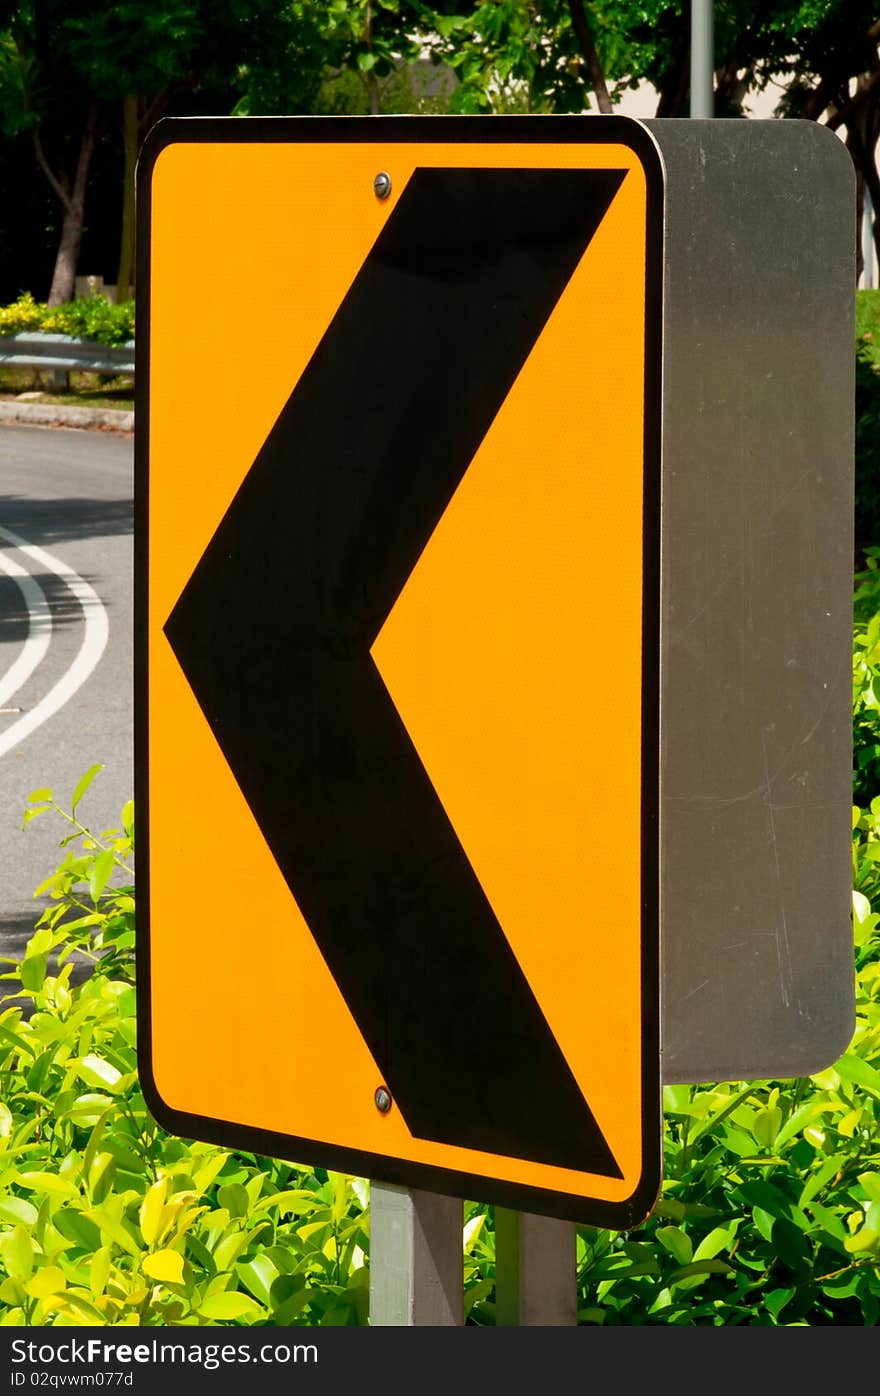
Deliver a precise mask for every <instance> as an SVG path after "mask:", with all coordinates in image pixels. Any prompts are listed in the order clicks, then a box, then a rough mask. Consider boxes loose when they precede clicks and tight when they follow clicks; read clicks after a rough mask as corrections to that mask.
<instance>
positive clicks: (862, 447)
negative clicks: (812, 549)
mask: <svg viewBox="0 0 880 1396" xmlns="http://www.w3.org/2000/svg"><path fill="white" fill-rule="evenodd" d="M855 412H856V418H855V538H856V546H857V547H858V548H860V549H862V550H864V549H866V548H869V547H871V546H873V545H875V544H880V366H878V363H877V357H876V350H875V348H874V343H873V339H872V338H871V336H870V334H868V335H865V336H864V337H862V338H861V339H859V340H858V342H857V345H856V408H855Z"/></svg>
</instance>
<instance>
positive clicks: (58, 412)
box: [0, 401, 134, 431]
mask: <svg viewBox="0 0 880 1396" xmlns="http://www.w3.org/2000/svg"><path fill="white" fill-rule="evenodd" d="M2 422H18V423H20V424H26V425H29V426H39V427H86V428H88V427H111V428H112V429H113V430H115V431H134V412H124V411H121V410H120V409H119V408H117V407H68V406H65V405H63V404H60V403H59V404H57V405H56V404H54V403H51V402H8V401H7V402H0V423H2Z"/></svg>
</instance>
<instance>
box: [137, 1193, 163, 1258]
mask: <svg viewBox="0 0 880 1396" xmlns="http://www.w3.org/2000/svg"><path fill="white" fill-rule="evenodd" d="M167 1192H168V1179H167V1178H160V1179H159V1180H158V1181H157V1182H155V1183H153V1185H152V1187H149V1188H147V1191H146V1193H145V1194H144V1200H143V1202H142V1203H141V1207H140V1213H139V1220H140V1225H141V1235H142V1236H143V1238H144V1240H145V1242H146V1243H147V1245H148V1246H152V1244H153V1242H154V1241H155V1240H156V1239H157V1238H158V1236H159V1233H160V1231H161V1230H162V1224H163V1220H164V1217H165V1197H166V1195H167ZM158 1278H161V1276H160V1277H158Z"/></svg>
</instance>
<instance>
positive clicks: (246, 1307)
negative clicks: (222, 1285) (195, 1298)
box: [197, 1290, 264, 1322]
mask: <svg viewBox="0 0 880 1396" xmlns="http://www.w3.org/2000/svg"><path fill="white" fill-rule="evenodd" d="M197 1312H198V1313H199V1314H201V1316H202V1318H211V1319H215V1320H219V1321H220V1322H223V1321H229V1320H235V1319H237V1318H259V1317H261V1316H262V1314H263V1313H264V1310H263V1309H262V1308H261V1307H260V1305H259V1304H258V1303H257V1302H256V1300H254V1299H252V1298H251V1297H250V1295H249V1294H241V1293H240V1292H239V1291H238V1290H233V1291H226V1292H225V1293H223V1294H210V1295H208V1297H207V1299H203V1300H202V1302H201V1304H200V1305H199V1307H198V1309H197Z"/></svg>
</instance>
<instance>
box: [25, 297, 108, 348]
mask: <svg viewBox="0 0 880 1396" xmlns="http://www.w3.org/2000/svg"><path fill="white" fill-rule="evenodd" d="M34 330H39V331H42V332H43V333H45V334H67V335H72V336H73V337H74V338H75V339H91V340H95V341H97V342H98V343H100V344H110V345H114V344H127V343H128V341H129V340H131V339H134V301H122V302H121V303H120V304H119V305H113V304H111V302H110V301H108V300H107V298H106V296H88V297H84V298H83V299H79V300H73V301H67V302H65V304H64V305H56V306H52V307H51V308H50V307H49V306H47V305H43V304H40V303H39V302H37V301H35V300H34V298H33V296H32V295H31V294H30V292H29V291H26V292H25V293H24V294H23V295H21V296H19V298H18V300H17V301H14V302H13V304H12V305H7V306H0V335H13V334H22V333H24V332H25V331H31V332H32V331H34Z"/></svg>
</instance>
